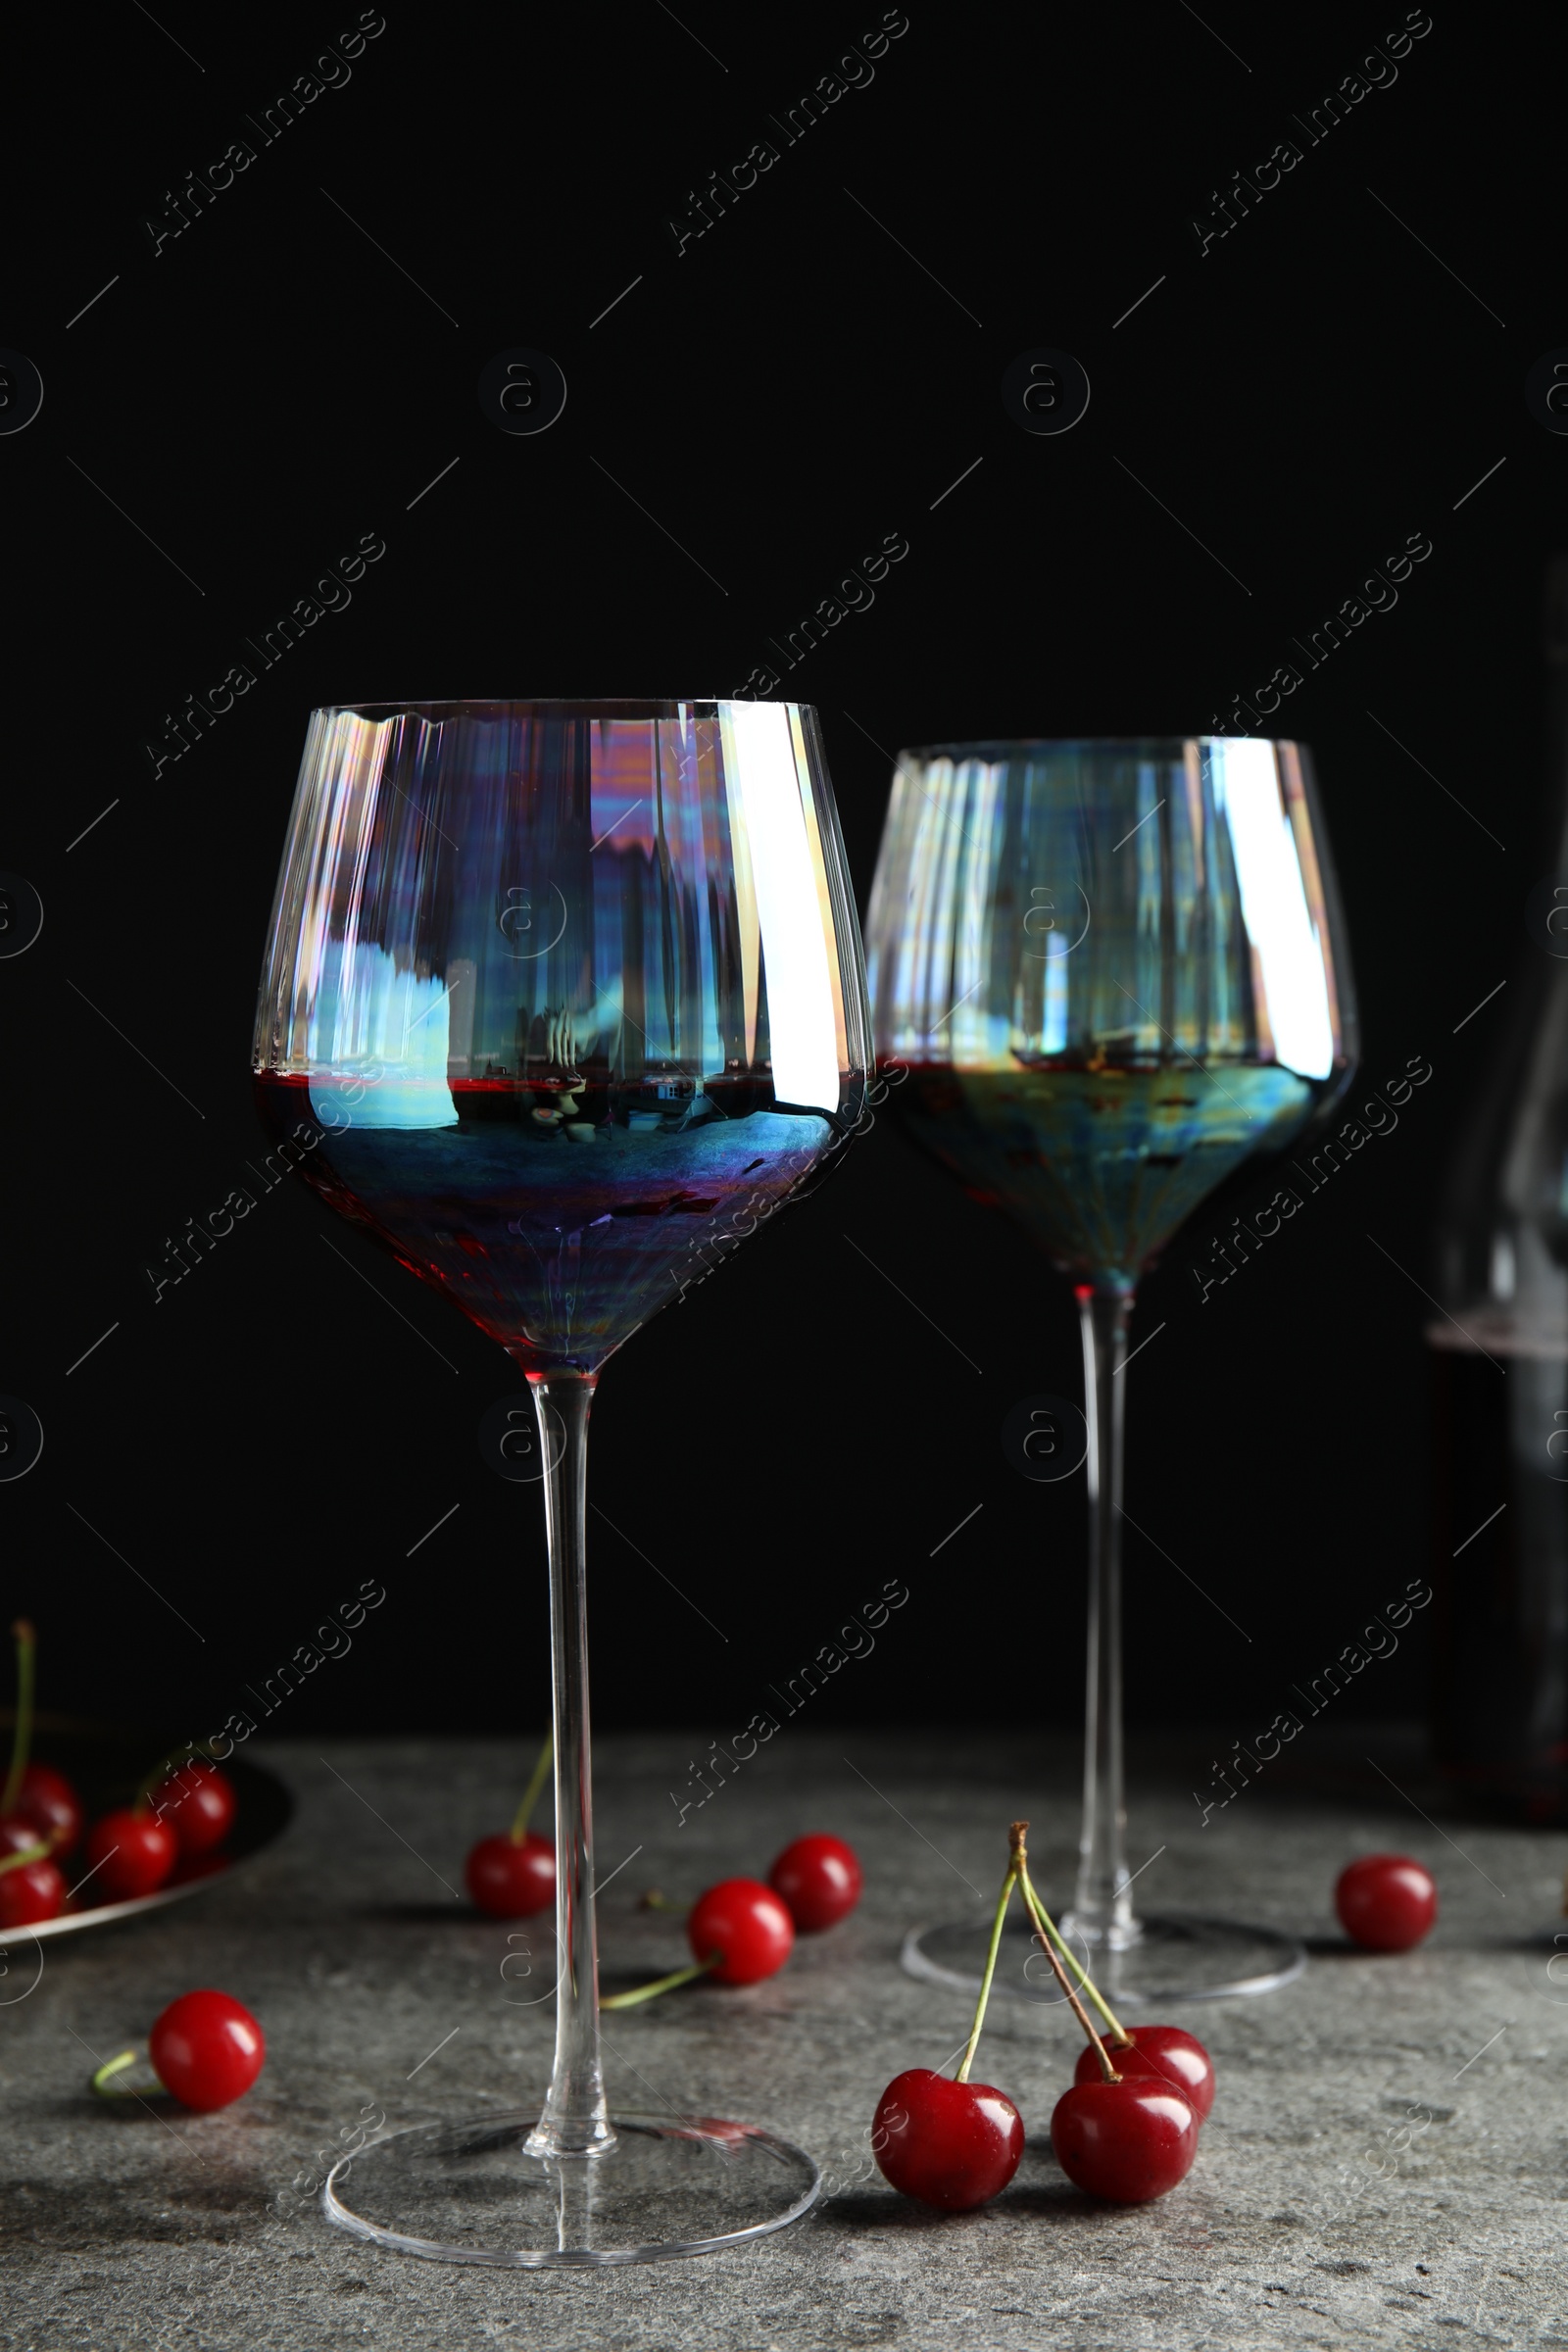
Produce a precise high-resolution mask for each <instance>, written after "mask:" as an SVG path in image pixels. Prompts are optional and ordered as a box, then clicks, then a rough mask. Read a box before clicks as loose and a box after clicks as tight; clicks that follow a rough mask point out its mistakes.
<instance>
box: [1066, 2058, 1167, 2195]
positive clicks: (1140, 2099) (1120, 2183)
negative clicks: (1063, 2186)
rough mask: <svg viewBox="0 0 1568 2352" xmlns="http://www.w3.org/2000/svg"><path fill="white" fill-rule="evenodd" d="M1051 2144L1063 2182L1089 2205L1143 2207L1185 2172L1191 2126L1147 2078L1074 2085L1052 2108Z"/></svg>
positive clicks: (1162, 2089)
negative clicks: (1091, 2200) (1081, 2192)
mask: <svg viewBox="0 0 1568 2352" xmlns="http://www.w3.org/2000/svg"><path fill="white" fill-rule="evenodd" d="M1051 2144H1052V2146H1053V2148H1054V2150H1055V2152H1056V2162H1057V2163H1058V2164H1059V2165H1060V2167H1061V2169H1062V2171H1063V2172H1064V2173H1065V2174H1066V2176H1067V2178H1068V2180H1071V2181H1073V2182H1074V2183H1075V2185H1076V2186H1077V2187H1079V2188H1084V2189H1087V2190H1088V2191H1089V2194H1090V2195H1091V2196H1092V2197H1103V2198H1105V2199H1106V2201H1107V2202H1108V2203H1110V2204H1112V2205H1147V2204H1148V2202H1149V2200H1150V2198H1151V2197H1162V2196H1163V2195H1164V2194H1165V2191H1166V2190H1167V2189H1169V2188H1174V2187H1175V2185H1176V2183H1177V2181H1178V2180H1184V2179H1185V2178H1186V2176H1187V2174H1188V2173H1189V2172H1190V2171H1191V2169H1192V2162H1193V2158H1194V2157H1195V2156H1196V2155H1197V2154H1198V2118H1197V2116H1196V2115H1195V2114H1194V2113H1193V2111H1192V2108H1191V2107H1190V2106H1189V2104H1188V2102H1187V2100H1186V2099H1184V2098H1183V2097H1182V2095H1181V2093H1180V2092H1179V2091H1174V2090H1171V2089H1169V2088H1167V2086H1166V2085H1165V2084H1164V2083H1163V2082H1156V2081H1154V2080H1153V2079H1152V2078H1151V2077H1150V2076H1148V2075H1127V2076H1124V2078H1123V2079H1122V2081H1121V2082H1104V2081H1103V2080H1102V2081H1101V2082H1075V2083H1074V2084H1073V2086H1072V2088H1071V2090H1066V2091H1063V2092H1062V2094H1061V2097H1060V2098H1059V2099H1058V2100H1057V2101H1056V2107H1055V2113H1054V2115H1053V2116H1052V2119H1051Z"/></svg>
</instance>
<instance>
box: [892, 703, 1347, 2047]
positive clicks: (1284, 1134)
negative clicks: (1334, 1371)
mask: <svg viewBox="0 0 1568 2352" xmlns="http://www.w3.org/2000/svg"><path fill="white" fill-rule="evenodd" d="M867 954H868V963H869V970H870V980H871V995H872V1005H873V1008H874V1010H873V1017H874V1034H875V1042H876V1048H877V1052H878V1054H880V1055H883V1056H886V1057H888V1058H890V1059H892V1060H896V1061H900V1062H903V1063H905V1064H907V1067H908V1070H909V1080H908V1083H907V1085H905V1086H904V1087H903V1088H901V1090H900V1093H899V1098H898V1099H899V1102H900V1103H901V1104H902V1116H903V1118H904V1119H905V1121H906V1123H907V1127H908V1128H909V1130H910V1132H911V1133H912V1134H913V1135H914V1136H915V1137H917V1138H918V1139H919V1141H920V1142H921V1143H922V1144H924V1145H926V1146H927V1147H928V1148H929V1149H930V1150H931V1151H932V1152H934V1153H935V1154H936V1156H937V1157H938V1158H939V1159H940V1160H941V1161H942V1162H943V1164H944V1165H945V1166H946V1167H948V1168H949V1169H950V1170H951V1171H952V1172H953V1173H954V1174H955V1175H956V1176H957V1177H958V1178H959V1180H960V1181H961V1182H962V1183H963V1184H964V1186H965V1187H966V1188H967V1189H969V1191H970V1192H971V1193H978V1194H979V1195H981V1196H982V1197H983V1198H984V1199H985V1200H987V1201H991V1202H992V1203H994V1204H995V1205H997V1206H999V1207H1001V1208H1002V1209H1004V1210H1005V1212H1006V1213H1007V1214H1008V1215H1009V1216H1011V1217H1012V1218H1013V1219H1014V1220H1015V1221H1016V1222H1017V1223H1018V1224H1019V1225H1020V1226H1021V1227H1022V1228H1023V1230H1024V1232H1025V1233H1026V1234H1027V1235H1028V1237H1029V1238H1030V1240H1031V1241H1033V1242H1034V1243H1035V1244H1036V1245H1037V1246H1038V1247H1039V1248H1041V1249H1043V1250H1045V1252H1046V1253H1047V1255H1048V1256H1049V1257H1050V1258H1051V1259H1052V1261H1053V1262H1054V1264H1055V1265H1056V1267H1057V1268H1058V1269H1059V1270H1060V1271H1061V1272H1062V1273H1063V1274H1065V1275H1066V1276H1067V1277H1068V1279H1069V1280H1070V1281H1071V1283H1072V1285H1073V1288H1074V1292H1075V1295H1076V1297H1077V1299H1078V1306H1079V1314H1080V1321H1081V1329H1082V1338H1083V1357H1084V1392H1085V1417H1086V1420H1087V1422H1088V1451H1087V1456H1086V1460H1087V1467H1088V1483H1089V1503H1090V1552H1089V1674H1088V1697H1087V1721H1086V1735H1085V1752H1084V1818H1083V1834H1082V1838H1081V1842H1080V1854H1079V1870H1078V1884H1077V1893H1076V1898H1075V1900H1074V1902H1073V1906H1072V1911H1071V1914H1070V1919H1069V1922H1068V1927H1069V1931H1070V1933H1072V1934H1073V1935H1074V1936H1076V1937H1078V1938H1080V1939H1081V1940H1082V1942H1083V1944H1084V1945H1085V1946H1086V1947H1088V1949H1089V1950H1090V1951H1091V1952H1092V1953H1093V1955H1094V1959H1095V1967H1096V1970H1097V1973H1098V1972H1100V1971H1103V1973H1104V1974H1105V1976H1106V1977H1107V1979H1108V1980H1109V1981H1110V1982H1111V1983H1113V1984H1115V1985H1116V1986H1117V1988H1118V1990H1119V1991H1120V1994H1121V1997H1122V1998H1123V1999H1124V2000H1125V2001H1127V2002H1128V2003H1129V2004H1136V2003H1138V2002H1139V2001H1140V2000H1144V1999H1148V2000H1155V1999H1158V2000H1161V2001H1164V2000H1170V1999H1180V1998H1184V1997H1185V1998H1199V1997H1204V1996H1207V1995H1211V1994H1213V1993H1216V1992H1220V1991H1252V1990H1262V1989H1264V1988H1266V1987H1267V1986H1268V1985H1275V1984H1279V1983H1282V1982H1284V1981H1285V1979H1286V1978H1287V1977H1288V1976H1291V1975H1294V1974H1296V1973H1297V1971H1298V1970H1299V1968H1300V1966H1301V1965H1302V1964H1303V1955H1302V1954H1301V1951H1300V1947H1299V1945H1296V1944H1294V1943H1292V1942H1291V1941H1290V1940H1289V1939H1288V1938H1285V1937H1281V1936H1275V1935H1273V1934H1272V1933H1270V1932H1269V1931H1266V1930H1262V1929H1255V1930H1254V1929H1239V1928H1235V1927H1232V1926H1231V1925H1230V1924H1229V1923H1226V1922H1216V1921H1208V1920H1193V1919H1183V1920H1152V1919H1151V1920H1140V1919H1139V1917H1138V1916H1137V1914H1136V1912H1135V1910H1134V1907H1133V1896H1132V1891H1131V1883H1130V1880H1129V1875H1128V1870H1127V1861H1126V1853H1125V1831H1126V1807H1125V1801H1124V1796H1123V1776H1122V1699H1121V1583H1120V1578H1121V1565H1120V1531H1121V1450H1122V1412H1123V1407H1124V1403H1125V1398H1126V1388H1127V1383H1126V1381H1125V1379H1124V1378H1123V1377H1122V1367H1123V1363H1124V1361H1125V1357H1126V1341H1127V1327H1128V1320H1129V1317H1130V1314H1131V1311H1132V1304H1133V1297H1134V1292H1135V1289H1136V1286H1137V1283H1138V1280H1139V1277H1140V1275H1141V1274H1143V1273H1144V1272H1146V1271H1147V1270H1148V1268H1149V1267H1150V1266H1152V1264H1153V1263H1154V1261H1155V1259H1156V1258H1157V1257H1158V1255H1159V1252H1160V1250H1162V1248H1163V1247H1164V1245H1165V1244H1166V1243H1167V1242H1168V1241H1169V1240H1170V1239H1171V1237H1172V1235H1173V1234H1174V1233H1175V1232H1176V1230H1177V1228H1178V1227H1179V1226H1180V1225H1181V1224H1182V1223H1183V1221H1184V1220H1185V1219H1186V1218H1187V1217H1188V1216H1189V1215H1190V1214H1191V1213H1192V1211H1193V1210H1194V1209H1196V1208H1197V1207H1198V1205H1199V1203H1200V1202H1201V1201H1203V1200H1204V1199H1205V1198H1206V1197H1207V1196H1208V1195H1209V1194H1211V1193H1212V1192H1213V1191H1214V1189H1215V1187H1216V1186H1217V1185H1219V1184H1221V1183H1222V1182H1223V1181H1224V1180H1225V1179H1226V1178H1227V1177H1229V1176H1230V1175H1231V1174H1232V1173H1233V1172H1234V1171H1235V1170H1236V1169H1237V1168H1239V1167H1240V1166H1242V1165H1243V1163H1244V1162H1247V1161H1249V1160H1253V1159H1259V1158H1262V1157H1264V1156H1266V1155H1269V1154H1272V1153H1276V1152H1280V1151H1282V1150H1283V1149H1284V1148H1285V1147H1286V1146H1287V1145H1288V1144H1290V1143H1292V1142H1294V1141H1295V1140H1296V1139H1297V1137H1298V1136H1299V1134H1300V1133H1301V1131H1302V1130H1303V1128H1305V1127H1306V1125H1307V1123H1308V1122H1309V1121H1310V1120H1312V1118H1313V1117H1314V1115H1315V1114H1316V1113H1317V1112H1319V1111H1320V1109H1321V1108H1322V1107H1323V1106H1324V1105H1325V1104H1327V1103H1330V1102H1332V1100H1333V1099H1334V1098H1335V1097H1336V1096H1337V1095H1338V1094H1339V1093H1340V1092H1341V1091H1342V1090H1343V1089H1344V1087H1345V1086H1346V1085H1347V1084H1348V1081H1349V1077H1350V1074H1351V1071H1352V1069H1353V1066H1354V1058H1355V1053H1356V1036H1355V1013H1354V1006H1353V1001H1352V992H1351V983H1350V968H1349V960H1348V953H1347V947H1346V939H1345V929H1344V923H1343V920H1342V918H1341V915H1340V912H1339V905H1338V899H1337V895H1336V892H1335V886H1334V879H1333V875H1332V872H1331V870H1330V866H1329V860H1328V848H1327V843H1326V840H1325V836H1324V831H1323V822H1322V817H1321V815H1320V813H1319V810H1318V807H1317V800H1316V795H1315V791H1314V788H1313V783H1312V777H1311V769H1310V761H1309V759H1308V757H1307V755H1306V753H1305V752H1304V751H1303V750H1302V749H1301V748H1300V747H1299V746H1298V745H1296V744H1294V743H1269V742H1260V741H1256V740H1250V739H1243V740H1234V739H1230V738H1225V739H1207V738H1203V739H1197V740H1191V739H1190V740H1185V741H1183V740H1179V739H1168V740H1128V741H1124V742H1123V741H1115V742H1045V741H1042V742H1024V743H983V744H952V745H944V746H941V747H939V748H937V749H934V750H930V751H922V752H906V753H905V754H904V755H903V756H902V757H901V759H900V761H899V766H898V773H897V776H896V778H895V781H894V786H893V798H892V804H891V807H890V809H889V811H888V818H887V825H886V829H885V831H884V834H883V840H882V850H881V856H880V859H879V862H878V865H877V872H876V880H875V884H874V886H873V890H872V895H871V909H870V917H869V922H868V926H867ZM1027 1951H1028V1939H1027V1936H1026V1934H1025V1932H1024V1931H1023V1930H1022V1929H1021V1928H1020V1929H1019V1931H1018V1936H1017V1942H1016V1945H1015V1946H1014V1947H1012V1949H1011V1958H1010V1961H1009V1963H1008V1966H1007V1968H1006V1970H1005V1973H1004V1975H1003V1976H1002V1977H1001V1978H999V1982H1000V1983H1003V1984H1005V1985H1010V1987H1011V1989H1012V1990H1014V1991H1016V1992H1020V1993H1026V1994H1030V1995H1033V1996H1035V1997H1038V1998H1042V1999H1048V1998H1054V1986H1053V1984H1052V1980H1051V1978H1050V1975H1049V1972H1048V1971H1046V1970H1045V1969H1044V1968H1043V1967H1039V1966H1031V1965H1030V1963H1029V1961H1028V1957H1027ZM983 1952H984V1935H983V1932H982V1933H981V1934H980V1935H979V1939H978V1943H977V1941H976V1933H975V1931H974V1930H973V1929H972V1928H971V1927H969V1926H967V1925H965V1924H963V1923H955V1924H953V1925H952V1926H943V1927H938V1928H932V1929H927V1930H925V1931H923V1932H917V1933H915V1934H913V1935H911V1936H910V1938H909V1940H908V1942H907V1945H906V1952H905V1958H906V1964H907V1966H908V1967H910V1968H911V1969H912V1970H913V1971H914V1973H916V1974H923V1975H927V1976H936V1977H939V1978H941V1979H942V1980H943V1981H945V1982H953V1981H957V1982H961V1983H965V1984H967V1983H970V1982H972V1981H974V1980H976V1979H977V1978H978V1976H979V1974H980V1959H981V1956H982V1955H983ZM1026 1969H1027V1970H1028V1974H1027V1975H1026V1974H1025V1971H1026ZM1037 1977H1038V1978H1040V1979H1043V1980H1044V1981H1043V1982H1039V1983H1037V1982H1035V1981H1034V1980H1035V1979H1036V1978H1037Z"/></svg>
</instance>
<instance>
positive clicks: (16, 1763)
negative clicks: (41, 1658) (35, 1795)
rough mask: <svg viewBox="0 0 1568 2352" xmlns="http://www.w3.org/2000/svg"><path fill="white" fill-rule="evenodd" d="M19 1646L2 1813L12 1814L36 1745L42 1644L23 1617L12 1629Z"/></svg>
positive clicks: (1, 1794) (0, 1804)
mask: <svg viewBox="0 0 1568 2352" xmlns="http://www.w3.org/2000/svg"><path fill="white" fill-rule="evenodd" d="M11 1631H12V1633H13V1635H14V1636H15V1638H16V1644H17V1728H16V1731H15V1732H14V1734H13V1735H12V1740H11V1770H10V1771H9V1772H8V1773H7V1774H6V1785H5V1788H4V1790H3V1791H0V1813H9V1812H11V1811H12V1809H13V1808H14V1806H15V1804H16V1801H17V1799H18V1797H19V1796H20V1795H21V1794H22V1776H23V1774H24V1773H25V1771H26V1769H27V1750H28V1748H29V1747H30V1746H31V1745H32V1683H33V1665H34V1662H35V1659H36V1656H37V1648H38V1642H37V1636H36V1635H35V1634H34V1632H33V1630H32V1626H31V1624H30V1623H29V1621H28V1620H27V1619H26V1618H25V1617H19V1618H18V1619H17V1622H16V1624H15V1625H14V1626H13V1627H12V1628H11Z"/></svg>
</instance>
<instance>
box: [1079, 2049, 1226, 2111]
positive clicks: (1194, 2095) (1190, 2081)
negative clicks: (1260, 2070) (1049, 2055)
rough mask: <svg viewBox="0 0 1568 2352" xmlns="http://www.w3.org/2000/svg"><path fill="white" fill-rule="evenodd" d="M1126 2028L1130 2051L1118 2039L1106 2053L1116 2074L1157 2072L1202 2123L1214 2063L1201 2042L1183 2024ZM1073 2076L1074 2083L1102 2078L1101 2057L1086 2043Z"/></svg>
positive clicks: (1211, 2097) (1208, 2104)
mask: <svg viewBox="0 0 1568 2352" xmlns="http://www.w3.org/2000/svg"><path fill="white" fill-rule="evenodd" d="M1127 2031H1128V2033H1129V2034H1131V2035H1132V2037H1133V2046H1132V2048H1131V2049H1130V2050H1129V2049H1124V2048H1123V2047H1122V2046H1121V2045H1120V2044H1119V2043H1116V2042H1109V2041H1107V2042H1106V2044H1105V2055H1106V2057H1107V2058H1108V2059H1109V2060H1110V2063H1111V2065H1112V2066H1113V2067H1114V2068H1115V2069H1116V2072H1117V2074H1118V2075H1133V2076H1148V2075H1157V2076H1158V2077H1159V2078H1160V2080H1161V2081H1162V2082H1164V2083H1165V2084H1166V2085H1167V2086H1168V2087H1169V2088H1170V2089H1171V2090H1175V2091H1179V2092H1180V2093H1181V2096H1182V2097H1183V2098H1184V2099H1185V2100H1186V2101H1187V2104H1188V2106H1189V2107H1190V2108H1191V2109H1192V2111H1193V2113H1194V2115H1195V2116H1197V2118H1198V2120H1199V2122H1200V2123H1202V2122H1204V2121H1205V2120H1206V2118H1207V2115H1208V2111H1209V2109H1210V2108H1211V2107H1212V2106H1213V2104H1214V2062H1213V2060H1212V2059H1211V2058H1210V2056H1209V2054H1208V2052H1207V2051H1206V2050H1205V2049H1204V2047H1203V2045H1202V2043H1201V2041H1199V2040H1198V2039H1197V2038H1196V2037H1195V2036H1194V2035H1193V2034H1188V2033H1186V2032H1184V2030H1183V2029H1182V2028H1181V2027H1180V2026H1129V2027H1128V2029H1127ZM1072 2079H1073V2081H1074V2082H1102V2081H1103V2076H1102V2075H1101V2072H1100V2060H1099V2059H1098V2058H1097V2057H1096V2056H1095V2053H1094V2051H1093V2050H1092V2049H1091V2048H1090V2046H1089V2044H1088V2043H1087V2042H1085V2044H1084V2046H1083V2048H1082V2049H1081V2050H1080V2051H1079V2053H1078V2064H1077V2066H1076V2067H1075V2068H1074V2069H1073V2078H1072Z"/></svg>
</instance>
